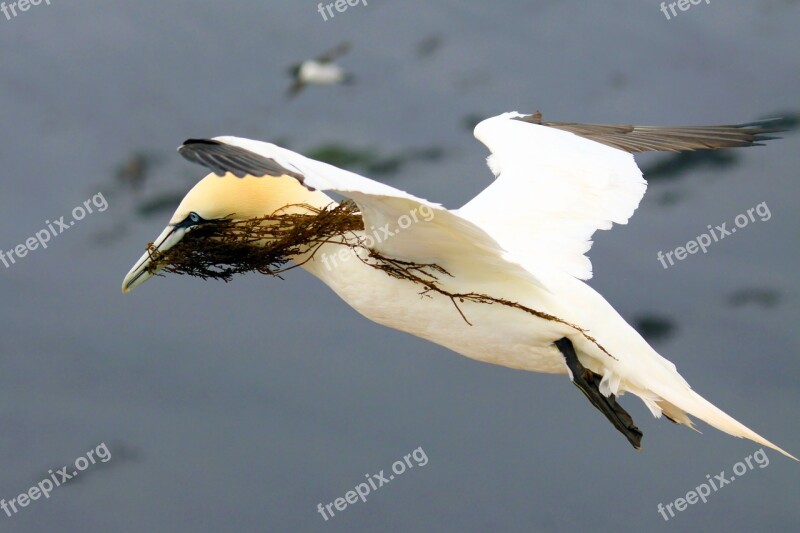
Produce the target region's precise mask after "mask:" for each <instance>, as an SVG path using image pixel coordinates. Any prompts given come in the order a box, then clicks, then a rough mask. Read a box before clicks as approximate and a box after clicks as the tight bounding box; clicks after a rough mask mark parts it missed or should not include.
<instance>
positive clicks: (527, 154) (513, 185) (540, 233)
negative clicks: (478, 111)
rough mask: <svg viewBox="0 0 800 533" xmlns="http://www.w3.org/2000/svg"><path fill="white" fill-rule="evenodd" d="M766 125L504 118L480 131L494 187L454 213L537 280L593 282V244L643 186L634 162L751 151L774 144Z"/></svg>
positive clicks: (632, 205)
mask: <svg viewBox="0 0 800 533" xmlns="http://www.w3.org/2000/svg"><path fill="white" fill-rule="evenodd" d="M772 131H776V130H774V129H771V128H769V122H759V123H751V124H741V125H738V126H698V127H657V126H627V125H601V124H576V123H571V122H544V121H542V117H541V114H539V113H536V114H534V115H521V114H519V113H505V114H503V115H499V116H497V117H493V118H490V119H487V120H484V121H483V122H481V123H480V124H478V125H477V126H476V127H475V137H476V138H477V139H478V140H479V141H481V142H482V143H483V144H485V145H486V146H487V148H489V150H490V151H491V153H492V155H491V156H489V159H488V163H489V167H490V168H491V170H492V172H493V173H494V174H495V176H496V177H497V179H496V180H495V181H494V183H492V184H491V185H490V186H489V187H487V188H486V189H485V190H484V191H483V192H481V193H480V194H479V195H478V196H476V197H475V198H473V199H472V200H471V201H470V202H468V203H467V204H466V205H464V206H463V207H462V208H461V209H459V210H458V213H459V214H460V215H462V216H463V217H465V218H467V219H469V220H471V221H473V222H475V223H476V224H478V225H479V226H481V227H482V228H483V229H485V230H486V231H487V232H488V233H489V234H490V235H491V236H493V237H494V238H495V239H496V240H497V241H498V242H499V243H500V244H501V245H502V246H503V247H504V248H505V249H506V250H508V251H509V252H511V253H512V254H513V255H514V256H515V257H516V258H518V260H520V261H521V262H522V264H523V265H525V266H526V267H527V268H529V269H530V270H531V271H533V272H536V269H537V268H556V269H559V270H562V271H565V272H567V273H569V274H571V275H573V276H575V277H577V278H580V279H589V278H591V276H592V264H591V262H590V261H589V258H588V257H586V255H585V254H586V252H588V251H589V249H590V248H591V245H592V241H591V238H592V235H593V234H594V232H595V231H597V230H598V229H610V228H611V225H612V223H617V224H625V223H626V222H627V221H628V219H629V218H630V217H631V215H633V212H634V211H635V210H636V208H637V207H638V205H639V202H640V200H641V199H642V196H643V195H644V193H645V190H646V188H647V182H646V181H645V180H644V178H643V177H642V172H641V171H640V170H639V167H638V166H637V165H636V162H635V161H634V159H633V155H632V153H634V152H642V151H649V150H666V151H679V150H709V149H716V148H725V147H737V146H752V145H756V144H759V142H760V141H764V140H767V139H770V138H772V137H767V136H765V135H764V134H765V133H769V132H772Z"/></svg>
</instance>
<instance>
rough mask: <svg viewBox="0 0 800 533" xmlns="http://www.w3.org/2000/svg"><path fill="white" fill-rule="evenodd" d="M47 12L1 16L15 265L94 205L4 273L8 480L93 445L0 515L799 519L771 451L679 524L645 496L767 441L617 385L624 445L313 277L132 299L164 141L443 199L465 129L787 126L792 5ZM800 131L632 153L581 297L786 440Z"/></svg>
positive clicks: (339, 522) (134, 521)
mask: <svg viewBox="0 0 800 533" xmlns="http://www.w3.org/2000/svg"><path fill="white" fill-rule="evenodd" d="M50 4H51V5H49V6H48V5H47V4H46V3H44V2H42V3H40V5H38V6H30V9H29V10H27V11H25V12H19V14H18V16H17V17H14V18H11V19H10V20H6V18H5V17H4V16H3V15H2V14H0V161H2V176H3V178H2V180H0V249H2V250H10V249H11V248H14V247H15V246H16V245H18V244H20V243H24V242H25V241H26V239H28V238H29V237H32V236H34V235H35V233H36V232H37V231H40V230H42V229H43V228H45V227H46V221H51V222H52V221H53V220H55V219H58V218H59V217H61V216H62V215H69V214H70V213H71V211H72V209H73V208H74V207H75V206H79V205H82V203H83V202H84V201H85V200H87V199H91V198H92V197H93V196H94V195H96V194H98V193H102V195H103V198H105V199H106V200H107V202H108V204H107V205H108V208H107V209H106V210H104V211H102V212H99V211H95V212H94V213H92V214H90V215H88V216H86V218H84V219H83V220H81V221H79V222H76V224H75V225H74V226H70V227H69V229H68V230H66V231H65V232H64V233H63V234H60V235H57V236H56V237H53V238H52V240H51V242H50V243H49V244H48V248H47V249H38V250H35V251H33V252H30V253H29V254H28V255H27V256H26V257H24V258H21V259H20V260H19V261H18V262H17V263H16V264H13V265H12V266H10V267H9V268H5V267H4V266H3V265H2V264H0V313H1V314H2V315H1V316H0V318H1V319H2V324H3V326H2V328H3V329H2V336H0V400H1V403H0V473H1V474H0V498H4V499H5V500H6V501H8V500H10V499H11V498H15V497H17V496H18V495H19V494H20V493H22V492H26V491H27V490H28V488H29V487H31V486H34V485H36V484H37V483H39V482H40V481H41V480H42V479H45V478H48V477H49V475H50V474H49V473H48V470H51V469H52V470H53V472H55V471H56V470H58V469H60V468H61V467H62V466H64V465H70V468H72V466H71V465H72V464H73V462H74V461H75V459H76V458H77V457H79V456H83V455H84V454H85V453H86V452H87V451H88V450H95V449H96V447H97V446H98V445H100V444H101V443H105V444H106V445H107V448H108V450H109V451H110V454H111V459H110V460H108V461H107V462H105V463H103V462H102V461H98V462H97V464H95V465H91V466H89V467H88V468H87V469H86V470H85V471H84V472H81V473H80V474H79V475H78V476H77V477H75V479H72V480H70V481H68V482H67V483H66V484H65V485H63V486H61V487H58V488H55V489H54V490H53V491H52V493H51V494H50V495H49V498H47V499H44V498H39V499H37V500H34V501H31V502H30V503H29V505H27V506H26V507H24V508H19V512H17V513H16V514H13V513H12V516H11V517H8V516H7V515H6V514H5V513H4V512H2V511H0V530H2V531H22V532H40V531H41V532H49V531H75V532H109V531H113V532H129V531H130V532H140V531H159V532H160V531H164V532H179V531H180V532H183V531H192V532H198V533H199V532H206V531H208V532H212V531H213V532H216V531H459V532H463V531H520V532H522V531H526V532H527V531H577V530H595V531H640V530H647V531H657V530H664V531H669V530H681V531H683V530H689V531H721V530H727V531H751V530H756V529H757V530H771V531H783V530H789V529H796V528H797V525H798V523H800V506H798V505H797V498H798V496H797V494H798V493H797V487H798V480H799V479H800V466H798V465H797V464H795V463H794V462H792V461H790V460H788V459H786V458H784V457H781V456H779V455H778V454H777V453H774V452H767V457H768V458H769V465H768V466H766V467H764V468H761V467H759V466H755V468H754V469H752V470H750V471H748V472H747V474H746V475H743V476H742V477H740V478H739V477H737V479H736V480H735V481H734V482H733V483H731V484H730V485H727V486H725V487H723V488H721V489H720V490H719V491H717V492H714V493H712V494H711V495H710V496H709V497H708V501H707V503H697V504H695V505H691V506H689V508H688V509H686V510H685V511H683V512H680V513H678V514H677V516H676V517H675V518H672V519H671V520H669V521H668V522H667V521H665V520H664V519H663V518H662V516H661V515H660V514H659V513H658V511H657V506H658V504H659V503H662V504H664V505H666V504H668V503H671V502H673V501H674V500H675V499H676V498H680V497H685V496H686V493H687V492H688V491H690V490H692V489H694V488H695V487H697V486H698V485H700V484H702V483H704V482H706V479H707V478H706V475H707V474H710V475H711V477H713V476H714V475H715V474H717V473H719V472H721V471H727V472H728V475H730V472H731V471H732V468H733V467H734V465H735V464H736V463H737V462H739V461H743V460H744V459H745V458H746V457H748V456H750V455H752V454H753V453H755V452H756V451H757V450H758V449H759V446H757V445H755V444H753V443H751V442H747V441H742V440H739V439H735V438H731V437H729V436H727V435H724V434H722V433H720V432H718V431H716V430H714V429H713V428H710V427H708V426H705V425H703V424H700V427H699V429H701V431H703V434H702V435H700V434H697V433H695V432H692V431H689V430H688V429H686V428H683V427H675V426H673V425H672V424H670V423H668V422H667V421H665V420H655V419H653V418H652V416H650V414H649V412H648V411H647V410H646V409H645V408H644V407H643V406H642V405H641V403H640V402H639V401H638V400H637V399H636V398H633V397H630V398H628V397H625V398H623V404H624V405H625V407H626V408H627V409H628V410H629V411H630V412H631V414H632V415H633V416H634V418H635V420H636V421H637V423H638V425H639V427H640V428H641V429H642V430H643V431H644V433H645V437H644V441H643V444H644V450H643V451H642V452H641V453H637V452H635V451H633V450H632V449H631V448H630V446H629V445H628V444H627V443H626V442H625V441H624V439H623V438H622V437H621V436H620V435H619V434H618V433H616V432H615V431H614V430H613V428H612V427H611V426H610V425H609V424H608V422H607V421H606V420H605V419H603V418H602V416H601V415H600V414H599V413H598V412H597V411H595V410H594V409H593V408H592V407H591V406H590V405H589V404H588V403H587V402H586V400H585V399H584V398H583V397H582V395H581V394H580V393H579V392H578V391H577V390H576V389H575V388H574V387H573V386H572V385H571V384H570V383H569V382H568V380H567V378H566V377H564V376H545V375H537V374H530V373H525V372H519V371H513V370H510V369H506V368H501V367H495V366H490V365H486V364H482V363H478V362H474V361H471V360H468V359H466V358H463V357H460V356H456V355H455V354H453V353H451V352H449V351H448V350H446V349H444V348H441V347H438V346H434V345H432V344H429V343H427V342H424V341H422V340H419V339H416V338H413V337H411V336H409V335H406V334H402V333H399V332H396V331H392V330H388V329H385V328H382V327H380V326H378V325H375V324H372V323H369V322H367V321H366V320H365V319H363V318H362V317H361V316H359V315H357V314H356V313H355V312H354V311H352V310H351V309H350V308H349V307H348V306H347V305H346V304H345V303H343V302H341V301H340V300H339V299H338V298H337V297H336V296H335V295H334V294H333V293H332V292H331V291H330V290H328V289H327V288H326V287H325V286H323V285H322V284H321V283H320V282H318V281H317V280H315V279H313V278H312V277H311V276H309V275H307V274H306V273H304V272H302V271H299V270H298V271H293V272H291V273H289V275H287V276H286V280H285V281H280V280H276V279H269V278H265V277H262V276H258V275H249V276H245V277H240V278H236V279H235V280H234V281H233V282H231V283H228V284H225V283H221V282H203V281H201V280H198V279H192V278H187V277H178V276H167V277H164V278H157V279H155V280H151V281H150V282H148V283H147V284H145V285H143V286H142V287H140V288H138V289H137V290H136V291H134V292H133V293H131V294H130V295H127V296H124V297H123V296H122V295H121V294H120V291H119V285H120V283H121V281H122V277H123V276H124V274H125V273H126V272H127V271H128V269H129V268H130V267H131V265H132V264H133V262H134V261H135V260H136V259H137V258H138V257H139V255H140V254H141V253H142V252H143V250H144V246H145V245H146V243H147V242H148V241H151V240H152V239H154V238H155V237H156V235H157V234H158V233H159V232H160V231H161V229H162V228H163V227H164V225H165V223H166V222H167V220H168V219H169V217H170V214H171V212H172V210H174V208H175V207H176V205H177V202H178V201H179V200H180V198H181V197H182V196H183V194H185V192H186V191H187V190H188V189H189V188H190V187H191V186H192V184H193V183H195V182H196V181H197V180H198V179H199V178H200V177H202V176H203V175H204V171H203V170H202V169H201V168H200V167H195V166H192V165H191V164H189V163H187V162H185V161H183V160H182V159H181V158H180V157H179V156H178V154H177V153H176V152H175V151H174V148H175V147H177V146H178V145H179V144H180V143H181V142H182V141H183V140H184V139H186V138H189V137H207V136H215V135H223V134H232V135H238V136H243V137H252V138H257V139H264V140H270V141H276V142H280V143H281V144H284V145H287V146H289V147H291V148H292V149H294V150H298V151H301V152H304V153H312V152H319V151H323V152H325V151H327V152H326V153H327V154H328V155H329V156H331V157H334V156H335V157H340V158H344V159H345V161H346V162H347V163H348V164H350V165H352V168H353V169H354V170H356V171H358V172H363V173H365V174H368V175H370V176H372V177H374V178H376V179H380V180H382V181H386V182H387V183H390V184H391V185H393V186H396V187H399V188H401V189H404V190H408V191H410V192H412V193H413V194H415V195H418V196H422V197H425V198H429V199H431V200H433V201H438V202H443V203H444V204H445V205H447V206H450V207H458V206H460V205H462V204H463V203H464V202H465V201H467V200H468V199H469V198H471V197H472V196H474V195H475V194H476V193H477V192H479V191H480V190H481V189H482V188H483V187H485V186H486V185H487V184H488V183H489V182H490V179H491V174H490V173H489V171H488V169H486V167H485V165H484V161H483V160H484V158H485V156H486V155H487V153H486V150H485V149H484V148H483V146H481V145H480V144H479V143H477V142H476V141H475V140H474V139H473V138H472V136H471V132H470V129H469V128H468V127H467V126H469V125H470V124H474V122H475V121H476V120H479V119H480V118H484V117H488V116H492V115H495V114H498V113H500V112H504V111H510V110H519V111H524V112H533V111H535V110H537V109H539V110H541V111H542V112H543V113H544V116H545V119H551V120H573V121H583V122H601V123H608V122H611V123H613V122H632V123H645V124H706V123H709V124H716V123H729V122H746V121H751V120H756V119H759V118H764V117H771V116H786V117H789V118H792V117H794V120H795V121H796V119H797V116H798V113H800V56H798V44H800V38H799V37H798V33H797V27H798V22H800V16H799V15H800V3H798V2H797V1H790V0H760V1H756V2H754V1H749V2H745V1H743V0H732V1H728V2H724V3H723V2H711V3H710V4H706V3H701V4H699V5H697V6H692V7H691V8H690V9H689V10H688V11H685V12H679V14H678V16H677V17H674V18H672V20H667V19H666V17H665V16H664V15H663V14H662V13H661V12H660V11H659V4H660V3H659V2H656V1H654V0H648V1H645V2H620V1H610V2H597V3H589V2H584V3H578V2H554V1H547V2H529V1H525V0H505V1H498V2H478V1H473V0H439V1H436V2H431V1H423V0H407V1H403V2H399V1H394V2H387V1H381V0H370V1H369V2H368V5H366V6H364V5H357V6H354V7H349V8H348V10H347V11H346V12H344V13H339V14H337V15H336V17H335V18H334V19H331V20H328V21H324V20H323V18H322V17H321V16H320V14H319V13H318V11H317V4H318V3H317V2H313V1H305V0H303V1H298V0H291V1H289V0H280V1H271V2H256V1H249V0H248V1H236V2H197V1H188V0H174V1H170V2H155V1H150V0H145V1H140V2H135V3H134V2H122V1H119V0H104V1H103V2H100V1H82V2H60V1H58V0H53V1H52V2H50ZM343 40H348V41H350V42H351V43H352V45H353V50H352V52H351V53H350V54H349V55H347V56H346V57H344V58H343V59H342V60H341V64H342V65H343V66H345V67H346V68H347V69H348V70H349V71H351V72H353V73H354V74H355V76H356V82H355V83H354V84H353V85H351V86H347V87H310V88H308V90H307V91H305V92H304V93H303V94H301V95H300V96H298V97H297V98H296V99H294V100H291V101H289V100H287V99H286V97H285V91H286V89H287V87H288V86H289V84H290V80H289V79H288V77H287V74H286V69H287V67H288V66H289V65H291V64H293V63H294V62H296V61H298V60H302V59H304V58H308V57H312V56H314V55H316V54H318V53H320V52H322V51H324V50H325V49H328V48H330V47H332V46H334V45H336V44H337V43H339V42H341V41H343ZM798 139H799V137H798V136H797V135H796V134H794V133H792V132H788V133H787V134H785V137H784V138H783V139H782V140H776V141H771V142H769V144H768V145H767V146H765V147H759V148H751V149H746V150H740V151H735V153H734V152H729V155H728V156H723V159H721V160H714V159H713V158H711V159H705V160H701V161H695V162H690V163H689V164H687V163H686V161H675V160H672V159H670V156H669V155H663V154H662V155H650V156H647V157H643V158H640V159H639V161H640V165H641V166H642V167H643V168H644V169H645V170H646V169H648V168H652V169H655V170H654V179H653V180H652V183H651V186H650V190H649V191H648V194H647V196H646V197H645V199H644V200H643V202H642V204H641V206H640V209H639V211H637V213H636V215H635V216H634V217H633V219H632V220H631V221H630V223H629V224H628V225H626V226H619V227H616V228H615V229H614V230H613V231H610V232H599V233H598V234H597V235H595V242H596V244H595V246H594V248H592V250H591V253H590V256H591V259H592V262H593V265H594V272H595V277H594V278H593V279H592V280H591V285H592V286H593V287H595V288H596V289H597V290H598V291H600V292H601V293H602V294H603V295H604V296H605V297H606V298H607V299H608V300H609V301H610V302H611V303H612V304H613V305H614V306H615V307H616V308H617V310H618V311H619V312H620V313H621V314H622V315H623V316H624V317H625V318H626V319H628V320H629V321H631V322H632V323H634V324H638V325H640V327H642V328H643V330H644V332H645V333H646V334H648V335H652V337H651V339H652V342H653V343H654V344H653V345H654V347H655V348H656V349H657V350H659V352H660V353H662V354H663V355H664V356H665V357H667V358H668V359H670V360H671V361H673V362H675V364H676V365H677V366H678V368H679V369H680V371H681V372H682V374H683V375H684V377H686V379H687V380H688V381H689V382H690V383H691V384H692V386H693V387H694V388H695V389H696V390H698V391H699V392H700V393H701V394H703V395H704V396H705V397H707V398H708V399H710V400H711V401H713V402H714V403H715V404H717V405H718V406H719V407H721V408H722V409H724V410H725V411H727V412H728V413H730V414H731V415H733V416H734V417H736V418H737V419H739V420H741V421H742V422H744V423H745V424H747V425H749V426H750V427H752V428H753V429H754V430H756V431H758V432H759V433H761V434H763V435H764V436H765V437H767V438H769V439H771V440H773V441H774V442H776V443H777V444H779V445H781V446H783V447H785V448H786V449H787V450H789V451H791V452H794V453H795V454H798V453H800V423H799V422H798V417H797V412H796V408H797V405H798V401H800V386H798V378H797V376H798V375H800V359H798V353H800V336H799V335H798V327H797V324H796V323H797V318H798V314H799V312H800V282H799V281H798V277H797V267H796V265H797V263H798V261H799V260H800V257H799V256H800V245H798V237H799V236H800V235H798V228H799V227H800V210H799V209H798V207H800V194H799V193H800V185H798V183H800V179H799V178H800V174H798V172H799V170H798V169H800V146H798ZM332 147H333V148H332ZM332 152H333V155H331V153H332ZM421 154H422V155H421ZM425 154H427V157H426V156H425ZM762 202H766V204H767V205H768V206H769V209H770V212H771V218H770V219H769V220H765V221H761V220H758V221H757V222H753V223H752V224H750V225H748V226H747V227H746V228H744V229H742V230H740V232H739V233H737V234H736V235H733V236H731V237H730V238H727V239H725V240H723V241H720V242H719V243H716V244H714V245H713V246H712V247H710V248H709V250H708V253H706V254H698V255H693V256H690V257H689V258H687V259H686V260H684V261H682V262H679V263H678V264H676V265H675V266H673V267H671V268H669V269H666V270H665V269H664V268H663V267H662V266H661V264H660V263H659V262H658V260H657V259H656V254H657V252H658V251H665V252H666V251H668V250H673V249H674V248H675V247H677V246H681V245H685V243H686V242H687V241H688V240H690V239H693V238H694V237H695V236H697V235H699V234H700V233H702V232H704V231H706V227H707V225H709V224H712V225H716V224H721V223H722V222H728V225H729V226H730V225H731V223H732V221H733V219H734V217H736V215H738V214H740V213H743V212H745V211H746V210H747V209H748V208H752V207H754V206H756V205H757V204H760V203H762ZM67 220H69V217H67ZM419 447H421V448H422V449H423V450H424V452H425V455H426V457H427V458H428V462H427V464H425V465H424V466H419V465H418V466H415V467H414V468H411V469H409V470H408V471H406V472H405V473H404V474H403V475H401V476H398V477H396V479H394V480H392V481H391V483H389V484H388V485H386V486H383V487H381V488H380V489H378V490H377V491H375V492H373V493H372V494H371V495H369V497H368V500H367V501H366V502H361V501H359V502H358V503H356V504H352V505H351V506H349V507H348V508H347V509H346V510H345V511H342V512H337V514H336V516H335V517H333V518H332V519H330V520H328V521H327V522H326V521H325V520H324V519H323V518H322V516H321V515H320V514H319V513H318V512H317V505H318V503H323V504H326V503H330V502H333V501H334V500H335V499H336V498H339V497H344V496H345V494H346V493H347V491H349V490H352V489H353V488H354V487H355V486H356V485H357V484H359V483H361V482H363V481H364V480H365V479H366V478H365V474H377V473H378V472H379V471H380V470H386V472H387V473H388V472H389V470H390V468H391V465H392V463H393V462H394V461H396V460H398V459H402V457H403V456H404V455H407V454H409V453H411V452H412V450H415V449H417V448H419ZM676 528H677V529H676Z"/></svg>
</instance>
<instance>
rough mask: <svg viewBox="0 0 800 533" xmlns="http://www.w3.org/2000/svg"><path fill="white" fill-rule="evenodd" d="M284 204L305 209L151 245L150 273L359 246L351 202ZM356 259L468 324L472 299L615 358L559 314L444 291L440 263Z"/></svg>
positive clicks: (214, 274) (268, 262)
mask: <svg viewBox="0 0 800 533" xmlns="http://www.w3.org/2000/svg"><path fill="white" fill-rule="evenodd" d="M287 207H300V208H302V210H303V211H306V212H307V213H288V214H287V213H275V214H272V215H269V216H264V217H258V218H252V219H247V220H224V221H220V222H213V223H207V224H203V225H201V226H198V227H196V228H194V229H193V230H191V231H189V232H188V233H187V234H186V235H185V236H184V237H183V239H181V241H180V242H179V243H178V244H176V245H175V246H173V247H172V248H170V249H169V250H165V251H163V252H162V251H159V250H157V249H156V248H155V246H154V245H153V243H150V244H149V245H148V248H147V249H148V252H150V257H151V259H152V262H151V264H150V266H149V271H150V272H151V273H155V272H156V270H160V269H163V270H164V271H165V272H170V273H174V274H181V275H188V276H194V277H198V278H202V279H221V280H224V281H230V280H231V278H233V276H234V275H236V274H245V273H247V272H259V273H261V274H267V275H270V276H277V277H280V274H281V273H282V272H285V271H286V270H288V269H290V268H293V267H287V266H286V264H287V263H288V262H289V260H290V258H291V257H293V256H298V255H300V254H304V253H307V252H309V251H311V252H312V253H311V254H310V256H306V257H312V256H313V251H314V250H316V248H317V247H319V246H320V245H321V244H324V243H326V242H337V243H339V244H341V245H342V246H349V247H351V248H359V247H362V246H363V244H362V243H361V242H360V241H359V240H358V239H357V238H353V237H355V234H354V233H353V232H356V231H360V230H363V229H364V222H363V219H362V218H361V214H360V213H359V211H358V207H357V206H356V205H355V203H353V202H352V201H349V200H348V201H345V202H342V203H340V204H338V205H334V206H331V207H329V208H326V209H317V208H314V207H311V206H309V205H299V206H287ZM342 236H349V237H351V238H348V239H346V240H345V239H341V237H342ZM358 257H359V258H361V260H362V261H363V262H364V263H365V264H367V265H369V266H371V267H373V268H376V269H378V270H381V271H383V272H384V273H386V275H388V276H391V277H394V278H397V279H404V280H407V281H410V282H412V283H414V284H416V285H418V286H419V287H420V293H421V294H422V295H428V296H430V295H432V294H433V293H437V294H441V295H443V296H446V297H447V298H449V299H450V300H451V301H452V302H453V305H454V306H455V308H456V310H457V311H458V312H459V313H460V314H461V317H462V318H463V319H464V321H465V322H466V323H467V324H470V322H469V319H468V317H467V316H466V315H465V314H464V312H463V311H462V310H461V307H460V306H459V304H463V303H465V302H473V303H482V304H487V305H504V306H507V307H512V308H515V309H518V310H520V311H523V312H525V313H527V314H529V315H533V316H535V317H537V318H541V319H544V320H549V321H554V322H559V323H561V324H564V325H566V326H569V327H570V328H573V329H574V330H576V331H577V332H578V333H580V334H581V335H583V336H584V337H585V338H586V339H587V340H589V341H590V342H592V343H593V344H595V345H596V346H598V347H599V348H600V349H601V350H602V351H603V352H605V353H606V354H607V355H608V356H609V357H611V358H612V359H616V358H615V357H614V356H612V355H611V354H610V353H609V352H608V351H607V350H606V349H605V348H604V347H603V346H601V345H600V344H599V343H598V342H597V341H596V340H595V339H594V338H593V337H592V336H591V335H589V334H588V333H587V332H586V331H585V330H584V329H582V328H581V327H579V326H577V325H575V324H571V323H569V322H567V321H565V320H563V319H561V318H559V317H557V316H554V315H551V314H548V313H544V312H542V311H537V310H535V309H531V308H529V307H526V306H524V305H522V304H520V303H518V302H513V301H510V300H506V299H503V298H495V297H492V296H488V295H486V294H479V293H474V292H473V293H453V292H449V291H447V290H445V288H443V285H442V283H441V278H443V277H452V275H451V274H450V273H449V272H448V271H447V270H445V269H444V268H442V267H441V266H439V265H436V264H419V263H413V262H408V261H400V260H398V259H393V258H390V257H386V256H383V255H381V254H380V253H379V252H377V251H376V250H369V253H367V254H359V255H358ZM470 325H471V324H470Z"/></svg>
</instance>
